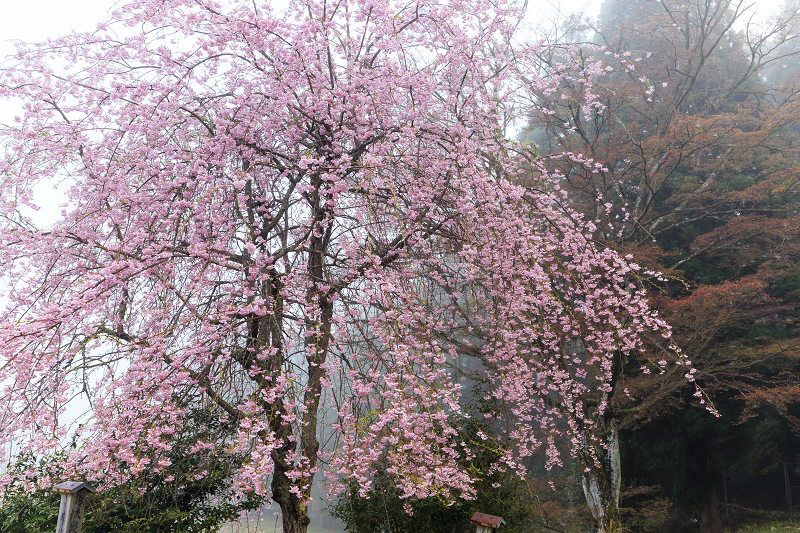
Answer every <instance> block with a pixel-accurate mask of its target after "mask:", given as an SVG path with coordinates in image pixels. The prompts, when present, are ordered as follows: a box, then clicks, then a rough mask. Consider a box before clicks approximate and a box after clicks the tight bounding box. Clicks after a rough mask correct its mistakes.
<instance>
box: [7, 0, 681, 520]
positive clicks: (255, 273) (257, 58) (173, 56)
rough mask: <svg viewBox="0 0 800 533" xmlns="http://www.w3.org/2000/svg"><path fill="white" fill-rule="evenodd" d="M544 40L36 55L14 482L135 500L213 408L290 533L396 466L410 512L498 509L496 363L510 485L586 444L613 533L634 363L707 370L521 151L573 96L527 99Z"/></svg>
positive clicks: (213, 6)
mask: <svg viewBox="0 0 800 533" xmlns="http://www.w3.org/2000/svg"><path fill="white" fill-rule="evenodd" d="M520 16H521V11H520V9H519V8H518V6H515V5H514V4H513V3H506V2H498V1H486V0H470V1H466V0H442V1H440V2H434V3H415V2H411V3H405V2H393V1H387V0H341V1H338V2H331V1H330V0H303V1H296V2H290V3H289V4H288V6H287V5H282V4H278V5H271V4H269V3H268V2H261V1H254V2H251V1H249V0H248V1H244V0H227V1H225V2H215V1H212V0H160V1H149V2H136V3H131V4H128V5H124V6H122V7H120V8H119V9H118V10H117V11H116V12H114V13H113V15H112V20H113V22H110V23H109V24H108V25H101V26H99V27H98V30H97V31H96V32H95V33H93V34H81V35H77V34H76V35H72V36H69V37H64V38H61V39H58V40H55V41H52V42H48V43H45V44H41V45H35V46H34V45H31V46H22V45H21V46H20V47H19V51H18V54H17V56H16V61H15V62H14V63H13V64H10V68H6V69H5V70H4V71H3V72H2V75H1V76H0V92H2V93H3V94H5V95H6V96H11V97H16V98H20V99H21V100H22V102H23V104H24V106H25V107H24V109H25V113H24V116H23V117H21V118H20V119H19V120H18V122H17V123H16V124H14V125H12V126H7V127H4V128H3V130H2V143H3V148H4V150H3V159H2V161H0V176H2V187H3V191H2V195H3V196H2V197H3V201H2V204H0V205H1V207H0V209H2V225H1V226H0V235H1V237H0V243H1V244H0V246H1V247H2V248H1V249H0V261H1V262H2V267H3V272H4V280H5V282H6V283H7V286H8V291H7V293H6V296H7V298H6V302H5V307H4V309H3V311H2V321H1V322H0V387H1V388H0V402H2V403H1V404H0V424H2V426H3V427H4V429H5V430H4V432H3V433H2V435H0V444H2V448H3V450H4V452H3V453H4V454H5V455H4V459H8V458H9V456H10V455H13V454H14V453H16V452H17V451H19V450H23V451H24V452H27V453H35V454H46V453H50V452H51V451H52V450H54V449H57V448H58V447H60V446H63V444H64V442H65V441H67V440H68V439H72V441H74V442H76V443H77V445H76V447H75V448H74V449H72V450H70V463H69V467H71V468H74V469H77V471H79V472H83V473H84V475H86V476H87V477H88V478H90V479H103V480H104V482H105V483H109V484H114V483H121V482H124V481H125V480H126V479H127V478H129V477H130V476H135V475H137V473H139V472H142V471H144V470H145V469H148V471H152V470H153V469H154V468H155V469H158V468H165V469H166V468H167V467H168V466H169V461H168V460H166V459H165V457H166V456H167V454H166V453H163V454H162V455H161V457H162V459H156V458H158V457H159V451H166V450H167V449H168V448H169V446H170V444H169V443H170V441H171V439H170V435H172V434H173V433H175V432H176V431H180V428H181V425H182V424H183V422H184V421H185V417H186V415H187V413H188V411H189V409H190V408H197V407H198V406H201V407H204V408H205V409H207V410H208V411H210V412H212V413H215V414H216V415H217V416H219V418H220V421H221V423H220V428H222V430H221V431H220V432H219V434H218V435H217V436H216V437H215V438H205V439H199V438H198V440H197V442H196V444H195V445H194V446H193V447H192V448H191V450H190V454H191V453H197V454H203V455H204V456H205V455H207V454H209V453H211V454H236V456H237V457H242V456H244V457H245V460H244V461H243V463H242V466H241V467H240V468H239V469H238V471H237V476H236V480H235V490H236V491H238V492H239V493H246V492H251V491H254V492H256V493H258V494H270V495H271V497H272V499H273V500H274V501H275V502H276V503H277V504H278V505H279V506H280V509H281V512H282V516H283V530H284V531H285V532H287V533H288V532H292V533H294V532H301V531H306V529H307V526H308V524H309V517H308V501H309V498H310V491H311V486H312V482H313V480H314V477H315V473H316V472H317V471H318V470H319V469H320V468H321V466H322V465H323V464H327V465H328V469H329V471H330V472H331V473H333V474H334V475H337V476H338V475H341V476H348V477H350V478H351V479H355V480H356V481H357V482H359V483H360V484H361V486H362V487H363V488H364V491H367V490H368V489H369V485H370V477H371V473H372V472H373V471H374V470H373V468H374V465H376V464H377V463H379V462H380V463H381V464H383V465H388V468H387V472H388V473H389V474H390V475H391V476H392V477H393V478H394V479H395V481H396V482H397V484H398V486H399V487H400V489H401V491H402V493H403V497H405V498H412V497H414V498H424V497H429V496H439V497H445V498H453V497H466V498H469V497H470V496H471V494H472V491H473V489H472V482H473V480H474V477H475V475H476V473H474V472H470V471H468V470H466V469H465V468H463V467H461V466H459V465H460V464H463V462H461V463H460V462H459V459H460V458H464V457H468V455H469V454H470V453H471V452H470V451H469V450H470V446H469V445H468V443H465V442H463V439H462V438H461V436H460V435H459V433H458V429H457V428H458V425H457V424H455V423H453V421H454V420H457V419H458V418H459V417H461V416H463V414H464V413H463V409H462V406H461V403H460V396H461V384H460V382H459V381H458V380H457V379H455V378H454V374H453V372H452V370H451V364H452V363H453V361H454V360H457V359H458V358H460V357H465V356H467V355H470V356H474V357H477V358H478V359H479V360H480V361H481V362H482V363H483V364H484V365H485V370H486V372H487V380H488V383H489V384H490V388H491V392H490V398H491V399H492V400H493V401H495V403H496V405H497V411H496V413H495V414H496V416H497V421H498V427H497V435H483V436H482V437H481V438H484V437H485V438H486V440H487V441H488V442H492V443H496V445H497V446H499V447H502V454H501V456H502V458H503V459H502V461H500V462H499V463H498V464H497V465H496V466H495V468H497V469H508V468H511V469H518V470H522V469H523V468H524V461H525V458H526V457H528V456H530V455H531V454H533V453H535V452H537V451H539V450H542V449H546V450H547V453H548V456H549V457H550V462H551V463H555V462H557V461H558V460H559V459H558V458H559V453H560V451H559V450H558V449H556V446H555V444H554V439H553V434H554V433H555V432H557V431H558V430H557V421H558V420H563V421H565V422H566V427H567V430H566V431H567V433H568V436H569V437H570V438H571V439H572V444H573V450H572V453H576V454H579V455H581V457H582V464H583V465H584V467H585V472H586V477H585V479H586V487H587V494H588V495H592V496H591V497H594V498H596V499H598V501H599V502H600V503H599V504H598V505H600V508H602V509H610V510H609V511H606V512H600V514H599V515H597V516H596V519H597V522H598V529H599V530H601V531H607V530H610V528H611V527H612V526H613V522H614V520H616V518H617V513H616V507H615V505H616V504H614V503H613V498H614V496H613V490H610V489H608V487H604V486H602V483H600V482H599V481H597V480H599V479H607V478H608V476H606V478H602V477H598V475H597V474H596V472H595V470H597V469H600V470H602V469H603V468H605V469H606V470H607V469H608V465H607V463H608V451H609V450H612V451H613V449H614V446H615V445H616V444H615V441H614V438H613V436H614V435H615V433H614V431H613V421H609V420H606V417H605V413H606V406H607V396H608V394H609V392H610V391H611V390H612V389H613V388H614V387H615V386H616V385H617V380H618V376H619V372H618V371H617V370H616V367H615V365H618V361H619V360H620V358H624V357H627V356H629V355H634V354H636V353H638V352H639V351H640V350H641V348H642V346H643V343H644V342H646V340H647V338H649V336H650V337H653V338H658V339H661V340H662V341H663V342H662V344H663V345H664V351H665V353H667V354H668V355H665V361H664V362H662V364H661V366H664V365H666V364H667V362H666V361H667V360H669V361H673V362H675V363H676V364H678V365H684V366H685V365H688V363H687V361H686V360H685V358H683V357H681V356H680V354H679V353H678V352H676V351H675V350H674V349H672V348H671V347H670V343H669V341H668V339H669V328H668V327H667V326H666V324H664V323H663V322H662V321H661V320H660V319H659V318H658V317H657V316H656V314H655V313H654V312H652V311H651V310H650V309H649V308H648V306H647V304H646V302H645V300H644V298H643V292H642V291H641V290H640V289H639V288H638V286H637V281H636V279H637V276H636V271H637V269H638V267H637V266H636V265H633V264H631V263H630V262H629V260H628V259H625V258H623V257H620V256H619V255H618V254H616V253H615V252H613V251H611V250H609V249H604V248H598V247H597V246H596V245H595V244H594V242H593V241H592V233H593V231H594V227H593V226H592V224H590V223H588V222H586V221H584V220H583V219H582V218H581V217H579V216H577V215H575V214H574V213H572V212H571V211H569V209H567V208H565V207H563V205H565V198H564V194H563V193H562V192H560V191H559V186H558V177H557V176H555V177H552V176H550V175H548V174H547V172H546V170H545V169H544V167H543V166H541V165H540V164H539V163H538V162H537V160H536V158H535V157H534V154H533V153H531V152H529V151H527V150H526V149H525V148H524V147H523V146H520V145H517V144H515V143H514V142H512V141H510V140H508V139H506V138H504V136H503V135H502V128H501V124H502V123H503V121H504V120H507V119H508V118H509V117H508V113H509V112H510V110H511V109H512V106H511V103H513V102H515V101H516V100H517V97H516V94H517V91H518V90H520V89H521V88H524V90H526V91H527V90H529V89H530V87H531V85H536V86H537V88H538V89H540V90H547V87H545V85H548V84H550V85H552V89H551V90H555V88H556V87H558V85H559V83H560V81H561V80H562V79H563V76H567V75H568V74H567V71H568V68H565V69H562V70H563V72H562V71H558V72H555V73H550V74H549V75H548V76H547V77H538V76H537V75H536V74H535V73H527V76H526V77H525V78H524V80H523V79H522V78H520V77H519V72H521V69H520V68H513V67H514V62H515V61H517V60H516V59H515V58H516V57H524V56H525V55H526V53H528V52H530V53H533V50H531V49H530V48H526V49H522V50H519V49H517V50H515V49H514V48H513V47H512V46H511V44H510V43H511V42H512V41H511V35H512V32H513V31H514V28H515V25H516V24H517V22H518V21H519V17H520ZM541 46H544V45H536V47H541ZM534 48H535V47H534ZM602 72H603V66H602V65H600V64H599V63H598V64H597V65H596V68H594V69H590V70H587V69H582V70H581V71H580V72H578V73H573V74H569V75H570V76H580V77H581V78H582V79H584V81H585V82H586V84H587V87H591V82H590V81H586V80H587V79H588V78H591V76H593V75H599V74H600V73H602ZM517 78H520V79H517ZM545 80H546V81H545ZM531 176H535V177H531ZM523 181H525V182H526V183H527V185H528V186H527V187H523V186H520V185H519V183H522V182H523ZM54 184H61V186H62V187H64V188H65V189H67V190H68V202H67V205H66V208H65V210H64V213H63V217H62V219H61V220H60V221H59V222H57V223H56V224H54V225H53V226H52V227H49V228H44V229H42V228H39V227H37V226H36V224H35V222H34V219H33V218H31V215H30V208H37V207H38V206H37V202H36V200H35V193H36V192H37V191H39V190H41V188H42V187H48V186H53V185H54ZM665 339H666V340H665ZM647 364H648V363H647V362H646V361H645V366H646V365H647ZM654 366H655V368H661V366H659V364H655V365H654ZM686 372H687V374H686V375H687V378H688V379H690V380H691V371H690V370H689V369H688V367H687V368H686ZM81 402H82V404H83V405H87V406H88V408H87V413H86V414H85V415H83V416H80V417H76V416H75V415H74V414H73V413H74V410H71V409H72V408H71V406H73V405H75V404H76V403H81ZM490 416H492V415H490ZM70 419H75V423H70ZM77 422H80V425H77ZM609 428H611V429H609ZM487 445H488V444H487ZM187 460H191V458H190V457H187ZM153 461H155V462H156V463H157V464H155V465H154V464H153ZM31 475H33V472H31ZM593 480H594V481H593ZM612 480H613V477H612ZM0 481H2V483H0V484H6V483H8V482H9V481H10V480H9V479H8V476H7V475H6V476H5V477H0ZM606 484H607V483H606ZM604 506H605V507H604Z"/></svg>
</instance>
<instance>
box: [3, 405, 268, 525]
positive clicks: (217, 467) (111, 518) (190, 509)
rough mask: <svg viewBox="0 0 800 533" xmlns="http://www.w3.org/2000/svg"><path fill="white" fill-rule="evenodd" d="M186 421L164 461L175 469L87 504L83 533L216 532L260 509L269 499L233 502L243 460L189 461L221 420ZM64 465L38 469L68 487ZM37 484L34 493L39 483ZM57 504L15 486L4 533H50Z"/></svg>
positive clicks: (141, 477) (56, 462) (200, 457)
mask: <svg viewBox="0 0 800 533" xmlns="http://www.w3.org/2000/svg"><path fill="white" fill-rule="evenodd" d="M188 418H189V421H187V424H186V425H184V428H188V429H184V432H183V433H181V434H178V435H175V436H174V437H173V439H172V441H171V445H172V448H171V449H170V450H169V452H166V454H165V457H166V458H168V459H169V460H170V461H171V462H172V464H171V465H170V466H169V467H167V468H166V469H165V470H163V471H161V472H155V471H153V470H152V469H148V470H145V471H144V472H142V473H140V474H138V475H137V476H135V477H133V478H132V479H131V480H130V481H129V482H128V483H125V484H123V485H120V486H118V487H114V488H110V489H108V490H104V491H101V492H98V493H95V494H92V495H90V496H89V498H88V499H87V503H86V507H85V510H84V518H83V527H82V533H202V532H216V531H217V530H218V529H219V528H220V526H221V525H222V524H224V523H225V522H228V521H230V520H232V519H234V518H236V517H238V516H239V515H240V514H241V513H242V512H243V511H248V510H253V509H257V508H258V507H260V506H261V505H262V504H263V502H264V500H265V497H259V496H255V495H252V496H250V497H248V498H246V499H243V500H232V499H230V491H229V488H230V486H231V483H232V481H233V476H234V475H235V472H236V467H237V463H238V462H239V458H237V457H235V456H229V455H225V454H219V456H215V455H214V454H213V453H196V454H190V453H188V450H189V448H191V446H193V445H194V443H195V442H196V441H197V439H198V438H203V439H204V440H206V441H208V440H209V439H211V438H213V435H215V434H217V432H218V431H219V429H220V425H221V423H220V422H219V419H218V418H217V417H215V416H213V415H212V414H210V413H208V412H206V411H203V410H200V409H197V410H192V411H191V412H190V414H189V415H188ZM163 458H164V456H162V457H158V458H153V459H156V460H157V459H163ZM34 461H35V459H34V458H32V457H30V456H26V457H23V458H20V459H19V460H18V461H17V463H16V464H14V465H10V469H11V470H12V471H14V470H16V471H20V472H21V471H24V470H25V469H26V468H27V467H28V466H30V463H31V462H34ZM62 461H63V456H57V457H55V458H52V459H50V460H47V461H44V460H43V461H41V463H42V466H44V467H45V469H44V471H45V473H46V474H47V475H48V477H50V478H51V479H55V480H63V481H67V480H66V479H65V473H64V472H63V470H62V468H61V464H62ZM153 462H155V461H153ZM170 478H171V479H170ZM168 479H169V480H168ZM32 481H33V483H34V485H37V481H38V480H36V479H34V480H32ZM101 481H102V480H101ZM59 501H60V497H59V495H57V494H55V493H53V492H51V491H49V490H37V491H36V492H33V493H32V494H31V493H27V492H26V491H24V490H22V486H21V483H16V484H12V486H11V490H10V491H9V492H7V494H6V497H5V500H4V501H3V504H2V507H0V533H39V532H41V533H52V532H53V531H55V529H56V521H57V514H58V507H59Z"/></svg>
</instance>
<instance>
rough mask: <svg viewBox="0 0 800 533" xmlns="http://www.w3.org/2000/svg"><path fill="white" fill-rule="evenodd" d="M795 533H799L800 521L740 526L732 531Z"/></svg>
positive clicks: (737, 532)
mask: <svg viewBox="0 0 800 533" xmlns="http://www.w3.org/2000/svg"><path fill="white" fill-rule="evenodd" d="M788 532H792V533H797V532H800V521H794V522H789V521H788V520H784V521H771V522H765V523H763V524H757V525H749V526H742V527H740V528H737V529H735V530H734V532H733V533H788Z"/></svg>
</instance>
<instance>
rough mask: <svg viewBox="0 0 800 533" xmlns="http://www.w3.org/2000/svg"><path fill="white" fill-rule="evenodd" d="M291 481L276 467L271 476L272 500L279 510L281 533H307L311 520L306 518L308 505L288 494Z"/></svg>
mask: <svg viewBox="0 0 800 533" xmlns="http://www.w3.org/2000/svg"><path fill="white" fill-rule="evenodd" d="M292 485H293V483H292V481H291V480H290V479H289V478H288V477H286V472H285V471H284V470H283V469H282V468H280V467H279V466H278V465H276V466H275V472H274V473H273V474H272V499H273V500H274V501H275V502H276V503H277V504H278V505H279V506H280V508H281V518H282V520H283V533H307V532H308V524H310V523H311V519H310V518H309V516H308V504H306V502H305V501H304V500H303V499H301V498H298V497H297V496H295V495H294V494H292V493H291V492H289V489H290V488H291V487H292Z"/></svg>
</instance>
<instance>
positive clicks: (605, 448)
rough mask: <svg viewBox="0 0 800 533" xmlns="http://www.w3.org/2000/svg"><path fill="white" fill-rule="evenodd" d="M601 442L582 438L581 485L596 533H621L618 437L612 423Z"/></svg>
mask: <svg viewBox="0 0 800 533" xmlns="http://www.w3.org/2000/svg"><path fill="white" fill-rule="evenodd" d="M603 437H604V439H603V442H596V443H595V442H591V441H590V440H589V436H588V435H584V439H583V440H584V451H583V452H582V453H581V455H580V457H581V467H582V469H583V470H582V471H581V484H582V485H583V494H584V496H585V497H586V503H587V504H588V506H589V511H591V513H592V518H593V519H594V523H595V529H596V531H597V533H614V532H616V531H618V530H620V529H621V523H620V516H619V491H620V485H621V481H622V478H621V476H620V457H619V433H618V431H617V426H616V424H615V423H614V422H610V423H608V424H607V426H606V431H605V433H604V434H603Z"/></svg>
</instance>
